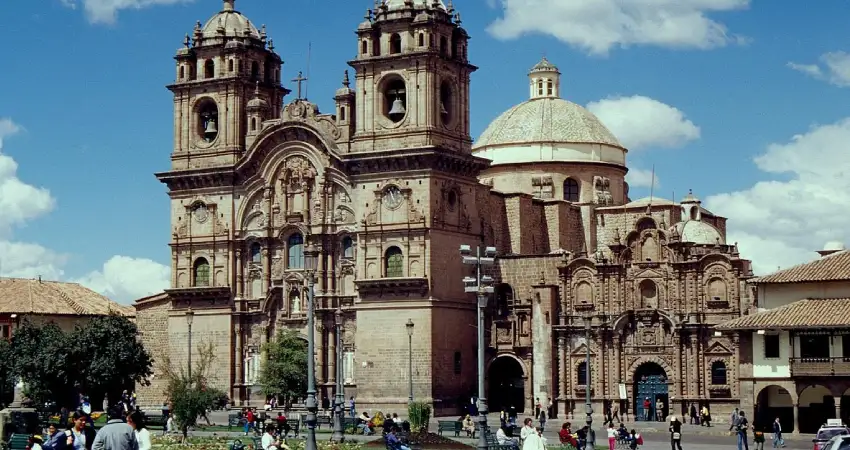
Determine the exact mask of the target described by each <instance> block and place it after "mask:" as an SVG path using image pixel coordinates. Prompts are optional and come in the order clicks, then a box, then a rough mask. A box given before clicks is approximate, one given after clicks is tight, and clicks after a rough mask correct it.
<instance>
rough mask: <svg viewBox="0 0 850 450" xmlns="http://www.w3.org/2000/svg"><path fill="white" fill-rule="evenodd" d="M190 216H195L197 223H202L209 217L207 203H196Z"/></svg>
mask: <svg viewBox="0 0 850 450" xmlns="http://www.w3.org/2000/svg"><path fill="white" fill-rule="evenodd" d="M192 216H193V217H194V218H195V221H196V222H198V223H204V222H206V221H207V219H209V218H210V212H209V210H208V209H207V205H205V204H203V203H198V204H197V205H196V206H195V208H194V209H193V210H192Z"/></svg>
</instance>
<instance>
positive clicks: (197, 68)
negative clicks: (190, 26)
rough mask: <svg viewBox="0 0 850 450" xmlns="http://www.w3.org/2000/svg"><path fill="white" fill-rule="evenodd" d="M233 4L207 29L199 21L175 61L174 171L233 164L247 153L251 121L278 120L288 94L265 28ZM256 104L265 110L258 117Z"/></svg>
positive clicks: (226, 3) (228, 1) (230, 1)
mask: <svg viewBox="0 0 850 450" xmlns="http://www.w3.org/2000/svg"><path fill="white" fill-rule="evenodd" d="M235 3H236V0H224V1H223V6H222V9H221V11H219V12H218V13H216V14H215V15H213V16H212V18H210V19H209V20H208V21H207V22H206V24H203V25H202V24H201V22H200V21H198V22H197V23H196V24H195V28H194V30H193V31H192V34H191V36H190V35H189V34H187V35H186V37H185V39H184V41H183V47H182V48H180V49H179V50H178V51H177V55H176V56H175V57H174V59H175V60H176V61H177V67H176V69H177V73H176V78H177V79H176V80H175V82H174V83H173V84H171V85H169V86H168V89H169V90H171V92H173V93H174V152H173V153H172V157H171V160H172V169H173V170H185V169H198V168H206V167H215V166H224V165H228V164H234V163H235V162H236V161H237V160H238V158H239V157H240V156H241V155H242V154H243V153H244V152H245V151H246V150H247V144H249V142H247V141H250V136H249V135H250V134H251V133H252V130H251V121H254V122H256V121H257V120H262V119H264V120H269V119H275V118H277V117H279V115H280V111H281V107H282V102H283V97H284V96H285V95H286V94H287V93H288V92H289V91H288V90H287V89H285V88H283V87H282V86H281V84H280V77H281V73H280V72H281V66H282V65H283V61H282V60H281V58H280V56H278V54H277V53H275V51H274V43H273V42H272V41H271V40H270V39H268V38H267V35H266V28H265V25H264V26H262V27H261V29H257V27H256V26H255V25H254V24H253V23H252V22H251V21H250V20H248V18H247V17H245V16H244V15H242V14H241V13H240V12H239V11H237V10H236V9H235ZM252 100H253V101H254V103H253V104H251V105H249V103H250V102H251V101H252ZM258 102H260V104H263V105H266V107H267V113H265V112H264V115H263V117H260V116H259V115H258V114H257V113H258V111H257V109H258V108H255V107H253V106H254V105H255V104H258ZM249 106H250V107H249ZM255 129H256V125H255ZM246 139H247V141H246Z"/></svg>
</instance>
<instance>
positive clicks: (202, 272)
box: [192, 258, 210, 287]
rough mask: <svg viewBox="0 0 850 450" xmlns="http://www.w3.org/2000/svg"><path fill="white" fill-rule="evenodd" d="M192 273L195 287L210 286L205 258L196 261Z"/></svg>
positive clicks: (208, 267) (208, 269) (208, 265)
mask: <svg viewBox="0 0 850 450" xmlns="http://www.w3.org/2000/svg"><path fill="white" fill-rule="evenodd" d="M192 272H193V273H192V275H193V277H194V279H195V286H196V287H201V286H209V285H210V263H209V262H207V260H206V258H198V259H196V260H195V265H194V266H193V270H192Z"/></svg>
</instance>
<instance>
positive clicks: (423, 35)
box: [419, 33, 425, 47]
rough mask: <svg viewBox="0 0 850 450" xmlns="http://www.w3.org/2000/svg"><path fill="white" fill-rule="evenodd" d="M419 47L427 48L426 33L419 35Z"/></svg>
mask: <svg viewBox="0 0 850 450" xmlns="http://www.w3.org/2000/svg"><path fill="white" fill-rule="evenodd" d="M419 46H420V47H424V46H425V33H419Z"/></svg>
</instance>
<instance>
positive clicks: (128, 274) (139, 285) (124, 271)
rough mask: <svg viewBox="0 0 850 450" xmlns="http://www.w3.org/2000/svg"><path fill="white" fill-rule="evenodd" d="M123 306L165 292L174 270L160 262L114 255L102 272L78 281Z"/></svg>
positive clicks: (97, 271) (96, 271) (90, 274)
mask: <svg viewBox="0 0 850 450" xmlns="http://www.w3.org/2000/svg"><path fill="white" fill-rule="evenodd" d="M75 281H76V282H78V283H80V284H82V285H84V286H87V287H88V288H90V289H93V290H95V291H97V292H100V293H101V294H103V295H105V296H107V297H109V298H111V299H113V300H116V301H120V302H122V303H129V302H131V301H133V300H137V299H139V298H142V297H146V296H148V295H152V294H156V293H157V292H162V290H163V289H166V288H168V286H169V285H170V284H171V268H169V267H168V266H164V265H162V264H160V263H158V262H156V261H152V260H150V259H143V258H130V257H128V256H120V255H118V256H113V257H112V258H110V259H109V261H106V263H104V264H103V268H101V270H95V271H93V272H91V273H89V274H88V275H86V276H84V277H82V278H80V279H78V280H75Z"/></svg>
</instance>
